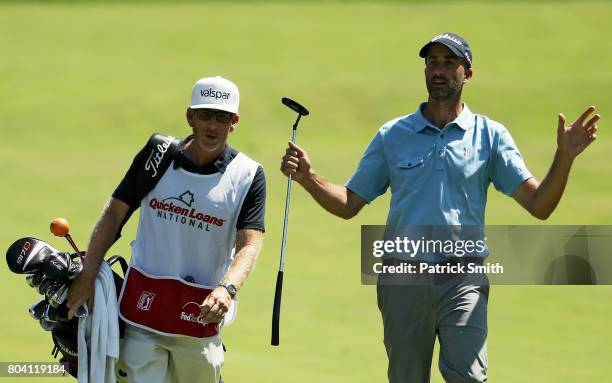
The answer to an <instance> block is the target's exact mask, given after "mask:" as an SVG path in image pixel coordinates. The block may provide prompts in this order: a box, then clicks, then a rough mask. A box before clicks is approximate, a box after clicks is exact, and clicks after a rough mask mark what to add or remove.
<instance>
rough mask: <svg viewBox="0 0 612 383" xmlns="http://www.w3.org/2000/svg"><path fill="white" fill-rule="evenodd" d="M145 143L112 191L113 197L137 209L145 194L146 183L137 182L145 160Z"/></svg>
mask: <svg viewBox="0 0 612 383" xmlns="http://www.w3.org/2000/svg"><path fill="white" fill-rule="evenodd" d="M146 148H147V147H146V145H145V146H144V147H143V148H142V149H141V150H140V151H139V152H138V153H137V154H136V156H135V157H134V160H133V161H132V165H130V168H129V169H128V171H127V173H125V176H124V177H123V179H122V180H121V183H119V186H117V188H116V189H115V191H114V192H113V197H114V198H117V199H118V200H121V201H123V202H125V203H126V204H128V205H129V206H130V207H131V208H132V209H134V210H135V209H138V207H139V206H140V201H141V200H142V199H143V198H144V196H145V195H146V194H147V191H146V190H145V186H146V184H145V183H144V182H139V180H140V179H141V177H140V175H141V174H142V173H143V169H144V166H145V162H146V161H147V150H146Z"/></svg>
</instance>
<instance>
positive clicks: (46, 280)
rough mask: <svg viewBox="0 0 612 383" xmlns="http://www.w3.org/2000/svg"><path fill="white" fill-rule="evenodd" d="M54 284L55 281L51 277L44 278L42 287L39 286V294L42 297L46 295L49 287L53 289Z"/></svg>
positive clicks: (41, 283)
mask: <svg viewBox="0 0 612 383" xmlns="http://www.w3.org/2000/svg"><path fill="white" fill-rule="evenodd" d="M53 282H55V281H54V280H53V279H50V278H49V277H47V276H46V275H45V276H44V277H43V278H42V280H41V282H40V285H38V293H39V294H40V295H45V294H46V293H47V290H48V289H49V287H51V285H52V284H53Z"/></svg>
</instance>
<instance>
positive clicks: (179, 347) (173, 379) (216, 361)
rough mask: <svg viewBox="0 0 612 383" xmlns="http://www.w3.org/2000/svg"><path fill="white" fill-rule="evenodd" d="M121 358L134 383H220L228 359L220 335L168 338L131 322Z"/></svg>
mask: <svg viewBox="0 0 612 383" xmlns="http://www.w3.org/2000/svg"><path fill="white" fill-rule="evenodd" d="M120 356H121V359H122V360H123V362H124V363H125V367H126V369H127V373H128V379H129V382H130V383H186V382H189V383H218V382H219V380H220V379H221V366H222V365H223V358H224V357H223V344H222V343H221V337H220V336H219V335H216V336H214V337H210V338H203V339H198V338H192V337H186V336H180V337H176V336H165V335H158V334H155V333H153V332H151V331H147V330H144V329H140V328H137V327H134V326H131V325H129V324H127V323H126V327H125V337H124V339H123V342H122V345H121V354H120Z"/></svg>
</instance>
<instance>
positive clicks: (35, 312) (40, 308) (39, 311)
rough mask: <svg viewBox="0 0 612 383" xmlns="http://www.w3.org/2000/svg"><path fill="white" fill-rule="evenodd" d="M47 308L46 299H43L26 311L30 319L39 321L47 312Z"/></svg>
mask: <svg viewBox="0 0 612 383" xmlns="http://www.w3.org/2000/svg"><path fill="white" fill-rule="evenodd" d="M48 306H49V302H47V300H46V299H43V300H41V301H39V302H36V303H34V304H33V305H32V306H31V307H30V308H29V309H28V312H29V313H30V316H31V317H32V318H34V319H35V320H40V318H42V317H43V315H45V312H46V311H47V307H48Z"/></svg>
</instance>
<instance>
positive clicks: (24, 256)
mask: <svg viewBox="0 0 612 383" xmlns="http://www.w3.org/2000/svg"><path fill="white" fill-rule="evenodd" d="M57 253H59V251H57V250H56V249H55V248H53V246H51V245H49V244H48V243H47V242H45V241H41V240H40V239H37V238H33V237H25V238H21V239H18V240H17V241H15V242H14V243H13V244H12V245H11V246H10V247H9V248H8V250H7V251H6V263H7V264H8V267H9V269H10V270H11V271H12V272H13V273H17V274H29V273H33V272H35V271H38V270H39V269H40V267H42V265H43V264H44V262H45V261H46V260H47V259H48V258H49V257H51V256H53V255H55V254H57Z"/></svg>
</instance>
